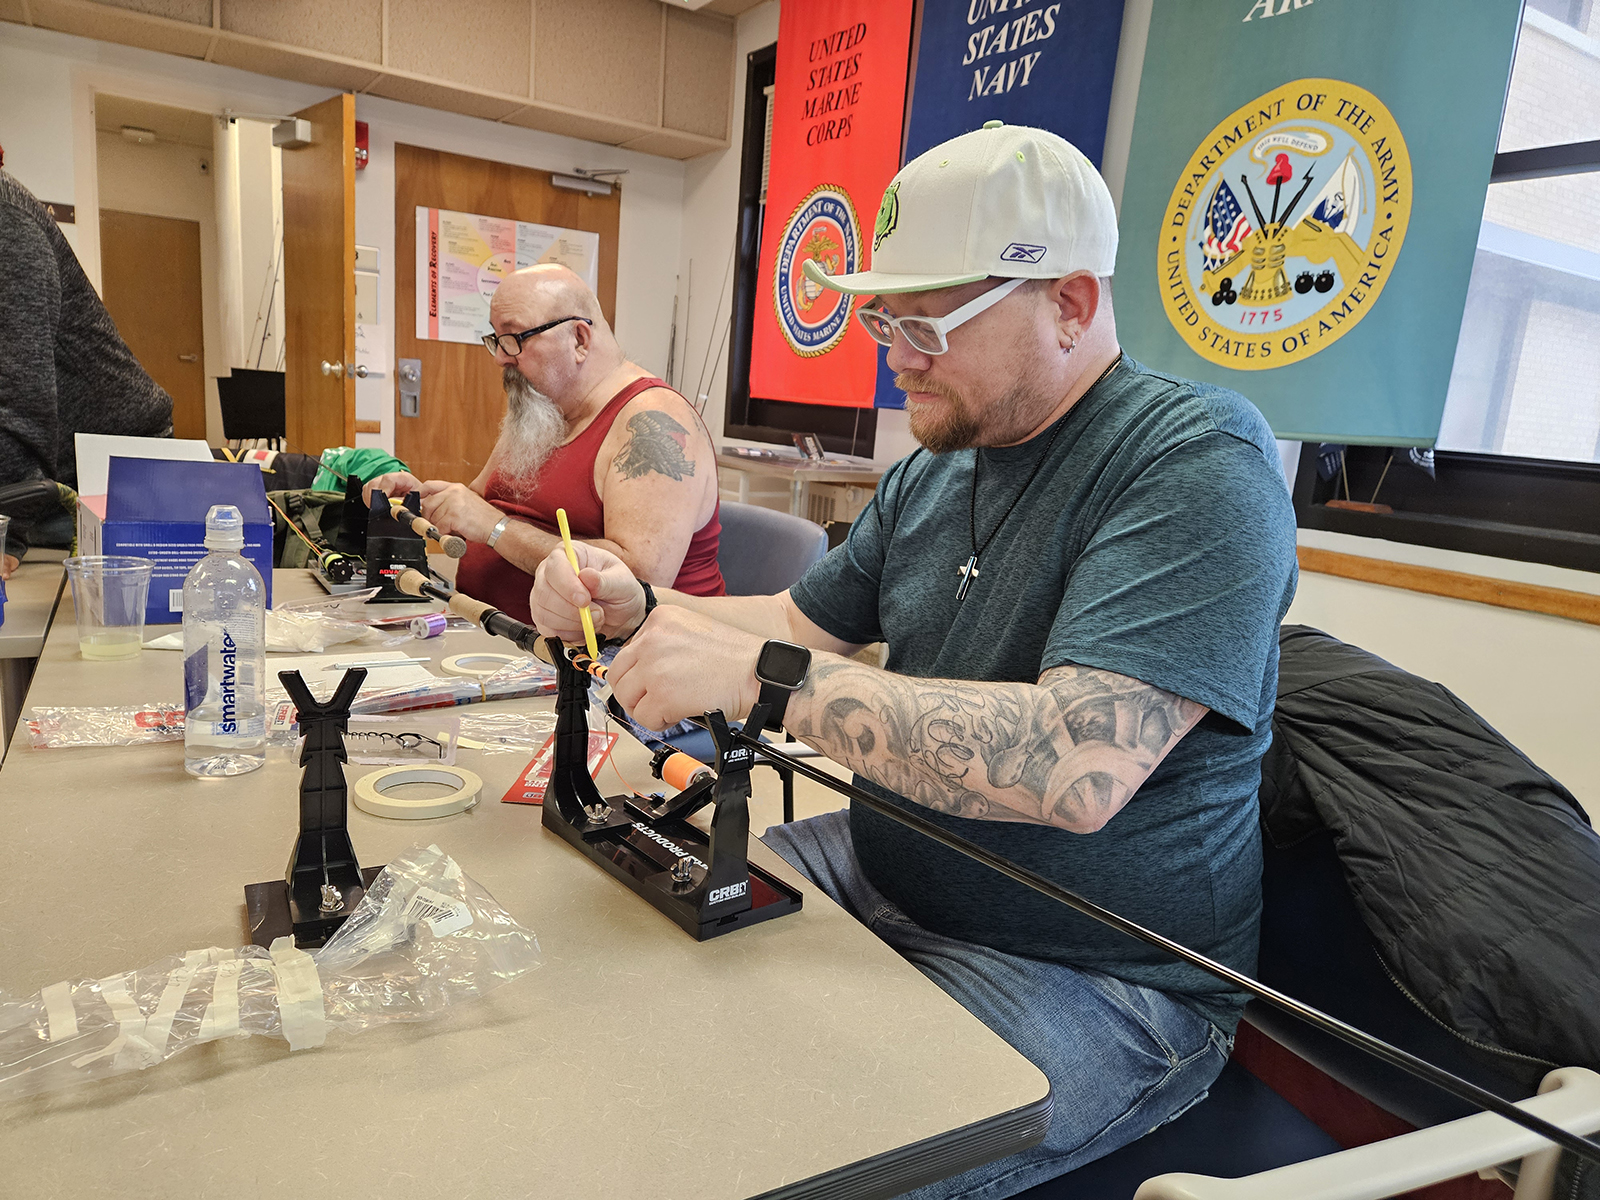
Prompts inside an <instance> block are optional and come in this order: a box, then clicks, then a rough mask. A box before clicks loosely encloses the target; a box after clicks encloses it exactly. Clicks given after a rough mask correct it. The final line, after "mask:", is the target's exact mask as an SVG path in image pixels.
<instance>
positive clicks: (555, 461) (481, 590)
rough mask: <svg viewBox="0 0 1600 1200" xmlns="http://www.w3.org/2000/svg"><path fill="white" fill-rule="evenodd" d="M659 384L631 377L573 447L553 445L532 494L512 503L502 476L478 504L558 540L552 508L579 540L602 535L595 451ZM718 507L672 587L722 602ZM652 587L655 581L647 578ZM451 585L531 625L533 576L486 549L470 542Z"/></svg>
mask: <svg viewBox="0 0 1600 1200" xmlns="http://www.w3.org/2000/svg"><path fill="white" fill-rule="evenodd" d="M666 386H667V385H666V383H664V382H663V381H662V380H660V379H656V378H655V377H654V376H649V375H647V376H645V377H644V378H643V379H635V380H634V381H633V382H632V383H630V384H628V385H627V386H626V387H624V388H623V389H622V390H621V391H620V392H618V393H617V394H616V395H615V396H613V397H612V398H611V400H610V402H609V403H607V404H606V406H605V407H604V408H603V409H601V410H600V414H599V415H598V416H597V417H595V419H594V420H593V421H591V422H589V425H588V428H586V429H585V430H584V431H583V432H582V433H580V434H579V435H578V436H577V437H575V438H573V439H572V441H570V442H568V443H567V444H566V445H564V446H558V447H557V448H556V450H555V452H554V453H553V454H551V455H550V457H549V458H548V459H546V460H545V464H544V466H543V467H541V468H540V469H539V474H538V477H537V479H536V480H535V483H534V487H533V490H532V491H525V492H523V493H522V494H521V495H518V496H516V497H515V498H514V499H513V498H512V494H511V493H510V492H509V490H508V489H506V488H505V487H504V481H503V480H502V479H501V476H500V472H499V471H496V472H495V473H494V474H493V475H491V476H490V477H489V483H488V486H487V487H486V488H485V489H484V499H486V500H488V501H489V503H490V504H492V505H494V506H495V507H496V508H498V509H499V510H500V511H501V512H503V513H505V514H506V515H507V516H509V517H511V518H512V520H517V521H524V522H526V523H528V524H530V525H536V526H538V527H539V528H540V529H543V530H544V531H545V532H546V533H553V534H559V533H560V532H561V531H560V529H559V527H558V526H557V525H556V509H558V508H564V509H566V510H567V524H568V526H569V527H570V528H571V529H572V536H573V537H575V538H582V539H584V540H593V539H596V538H603V537H605V531H606V520H605V506H604V505H603V504H602V503H601V501H600V494H599V493H598V492H596V491H595V488H594V463H595V458H596V456H597V455H598V454H599V453H600V446H601V443H603V442H604V441H605V440H606V434H608V433H609V432H611V425H612V423H613V422H614V421H615V420H616V419H617V414H618V413H619V412H621V411H622V408H623V406H624V405H625V404H627V403H628V401H630V400H632V399H633V398H634V397H635V396H637V395H638V394H639V393H640V392H643V391H648V390H649V389H650V388H658V387H666ZM721 507H722V506H721V503H720V502H719V503H718V504H717V505H716V507H714V508H713V509H712V510H711V519H710V520H709V521H707V522H706V523H705V525H704V526H702V527H701V528H700V529H699V530H697V531H696V532H695V534H694V536H693V537H692V538H690V539H689V549H688V551H687V552H686V553H685V554H684V556H683V565H682V566H681V567H679V568H678V577H677V578H676V579H675V580H673V581H672V585H671V586H672V587H674V588H676V589H677V590H678V591H680V592H687V593H689V594H690V595H693V596H722V595H725V594H726V593H727V588H726V586H725V585H724V584H723V582H722V572H721V571H720V570H719V569H718V568H717V541H718V538H719V537H720V536H721V534H722V521H721V519H720V514H721ZM650 582H651V583H659V582H660V580H655V579H652V580H650ZM456 587H458V588H459V589H460V590H461V591H462V592H464V593H466V594H467V595H469V596H473V597H475V598H476V599H479V600H483V601H485V602H486V603H489V604H492V605H494V606H495V607H496V608H498V609H500V610H502V611H503V612H505V613H508V614H509V615H511V616H513V617H515V618H517V620H519V621H531V620H532V616H531V614H530V613H529V610H528V593H529V592H530V591H531V590H532V588H533V576H531V575H529V574H528V573H527V572H526V571H524V570H522V569H520V568H519V567H516V566H513V565H512V564H511V563H509V562H507V561H506V560H505V559H503V558H501V557H500V556H499V555H498V554H496V553H495V552H494V551H493V550H491V549H490V548H489V547H488V546H485V545H482V544H481V543H477V542H474V543H472V544H471V545H469V546H468V547H467V554H466V557H465V558H463V559H462V560H461V563H460V565H459V566H458V567H457V568H456Z"/></svg>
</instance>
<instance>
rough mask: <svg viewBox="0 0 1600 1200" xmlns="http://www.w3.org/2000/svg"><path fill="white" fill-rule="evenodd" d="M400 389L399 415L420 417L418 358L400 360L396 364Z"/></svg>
mask: <svg viewBox="0 0 1600 1200" xmlns="http://www.w3.org/2000/svg"><path fill="white" fill-rule="evenodd" d="M397 373H398V375H399V387H400V415H401V416H402V417H420V416H421V415H422V360H421V359H420V358H402V359H401V360H400V361H399V363H398V364H397Z"/></svg>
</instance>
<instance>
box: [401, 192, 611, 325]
mask: <svg viewBox="0 0 1600 1200" xmlns="http://www.w3.org/2000/svg"><path fill="white" fill-rule="evenodd" d="M547 262H553V263H560V264H561V265H562V266H565V267H567V268H569V269H570V270H571V271H573V272H574V273H575V274H576V275H577V276H578V277H579V278H580V279H582V280H583V281H584V282H585V283H587V284H588V285H589V288H590V290H596V289H598V287H599V284H600V235H599V234H598V233H591V232H589V231H588V230H585V229H559V228H557V227H556V226H554V225H538V224H535V223H533V222H531V221H513V220H510V219H508V218H505V217H485V216H479V215H478V214H476V213H462V212H452V211H451V210H450V209H447V208H423V207H420V206H419V207H418V208H417V336H418V337H419V338H426V339H428V340H430V341H435V342H464V343H471V342H476V341H477V340H478V339H479V338H481V337H482V336H483V335H484V334H486V333H488V332H490V329H489V301H490V299H491V298H492V297H493V296H494V293H495V289H496V288H498V287H499V286H500V282H501V280H503V279H504V278H505V277H506V276H507V275H509V274H510V273H511V272H512V271H517V270H521V269H522V268H523V267H531V266H533V265H534V264H535V263H547Z"/></svg>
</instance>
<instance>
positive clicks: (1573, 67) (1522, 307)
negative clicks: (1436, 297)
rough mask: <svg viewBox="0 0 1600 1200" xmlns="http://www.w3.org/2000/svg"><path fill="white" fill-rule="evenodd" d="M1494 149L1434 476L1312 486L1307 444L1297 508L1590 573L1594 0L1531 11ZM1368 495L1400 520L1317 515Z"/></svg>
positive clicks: (1537, 4) (1596, 192)
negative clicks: (1335, 502) (1337, 503)
mask: <svg viewBox="0 0 1600 1200" xmlns="http://www.w3.org/2000/svg"><path fill="white" fill-rule="evenodd" d="M1498 150H1499V152H1498V153H1497V154H1496V155H1495V162H1494V171H1493V174H1492V176H1491V177H1490V184H1489V191H1488V195H1487V197H1486V199H1485V203H1484V212H1483V224H1482V226H1481V228H1480V231H1479V235H1478V248H1477V253H1476V255H1475V257H1474V260H1473V268H1472V280H1471V283H1470V284H1469V286H1468V289H1467V302H1466V309H1465V312H1464V313H1463V315H1462V322H1461V335H1460V340H1459V342H1458V344H1457V347H1456V358H1455V366H1454V368H1453V370H1452V372H1451V376H1450V389H1449V393H1448V396H1447V399H1446V401H1445V408H1444V419H1443V422H1442V424H1441V428H1440V431H1439V441H1438V450H1437V453H1436V455H1435V466H1436V475H1435V476H1429V475H1428V474H1427V473H1426V472H1424V471H1422V470H1420V469H1418V468H1416V467H1415V466H1413V465H1412V464H1410V463H1409V462H1408V461H1406V452H1405V451H1403V450H1402V451H1398V452H1396V454H1395V456H1394V458H1393V460H1391V458H1390V455H1389V451H1388V450H1381V449H1377V448H1372V447H1367V448H1361V447H1352V448H1351V450H1350V452H1349V454H1348V456H1347V461H1346V463H1345V466H1344V470H1343V471H1342V472H1341V473H1339V474H1338V475H1337V476H1336V477H1335V478H1333V479H1331V480H1324V479H1319V478H1318V477H1317V473H1316V471H1315V468H1314V464H1315V447H1309V446H1308V447H1306V448H1305V450H1304V451H1303V457H1302V462H1301V471H1300V474H1299V475H1298V476H1297V480H1296V483H1297V486H1296V489H1295V491H1296V497H1295V500H1296V508H1297V509H1298V510H1299V513H1300V518H1301V522H1300V523H1301V524H1302V525H1306V526H1309V527H1312V528H1323V529H1337V530H1340V531H1342V532H1347V533H1361V534H1366V535H1368V536H1373V537H1385V538H1391V539H1393V540H1397V541H1407V542H1419V543H1423V544H1428V545H1437V546H1445V547H1447V548H1450V549H1460V550H1469V551H1474V552H1477V553H1483V554H1494V555H1497V556H1500V557H1508V558H1516V559H1523V560H1527V561H1535V562H1547V563H1552V564H1555V565H1559V566H1568V567H1579V568H1581V569H1585V570H1594V571H1600V0H1527V4H1526V7H1525V9H1524V12H1523V18H1522V27H1521V33H1520V35H1519V38H1518V44H1517V52H1516V58H1515V60H1514V62H1513V64H1512V71H1511V83H1510V87H1509V88H1508V89H1507V94H1506V104H1505V111H1504V115H1503V117H1502V119H1501V127H1500V141H1499V147H1498ZM1397 463H1398V464H1399V465H1398V466H1396V464H1397ZM1385 470H1388V471H1389V472H1390V473H1389V474H1388V475H1387V476H1385V475H1384V474H1383V472H1384V471H1385ZM1380 481H1381V483H1382V486H1381V487H1380V486H1379V484H1380ZM1373 499H1379V500H1380V501H1381V502H1383V503H1386V504H1388V505H1390V506H1392V507H1393V508H1394V509H1395V511H1394V512H1393V513H1384V512H1360V511H1354V510H1351V509H1348V508H1347V509H1343V510H1340V509H1338V508H1334V509H1329V508H1328V507H1327V502H1328V501H1330V500H1353V501H1357V502H1367V506H1368V507H1371V501H1372V500H1373Z"/></svg>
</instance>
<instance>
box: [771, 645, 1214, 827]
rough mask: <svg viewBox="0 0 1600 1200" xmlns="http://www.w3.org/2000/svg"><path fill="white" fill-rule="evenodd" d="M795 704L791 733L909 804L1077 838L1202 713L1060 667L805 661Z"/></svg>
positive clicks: (1132, 684) (1109, 812) (1165, 696)
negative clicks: (1031, 679)
mask: <svg viewBox="0 0 1600 1200" xmlns="http://www.w3.org/2000/svg"><path fill="white" fill-rule="evenodd" d="M795 700H796V701H800V703H798V704H794V705H792V706H791V708H790V711H791V712H793V713H795V718H794V719H793V720H792V721H791V722H790V726H791V732H793V733H794V734H795V736H796V737H799V738H801V739H802V740H804V741H806V742H807V743H809V744H811V745H813V746H815V747H816V748H817V749H819V750H822V751H823V752H824V753H826V754H828V755H829V756H831V757H832V758H833V759H834V760H835V761H837V762H840V763H843V764H844V765H846V766H848V767H850V768H851V769H852V770H854V771H856V772H858V773H859V774H861V775H864V776H866V777H867V778H868V779H871V780H872V781H873V782H874V783H877V784H879V785H880V786H882V787H886V788H889V789H891V790H893V791H896V792H898V793H900V794H901V795H902V796H905V797H906V798H907V799H909V800H913V801H915V802H916V803H918V804H922V805H925V806H926V807H928V808H931V809H934V810H935V811H937V812H943V813H950V814H952V815H954V816H960V817H972V818H976V819H979V820H990V821H1025V822H1029V823H1031V824H1039V825H1055V826H1059V827H1061V828H1064V829H1068V830H1072V831H1074V832H1078V833H1092V832H1094V831H1095V830H1097V829H1099V828H1100V827H1101V826H1103V825H1104V824H1105V823H1106V822H1107V821H1109V820H1110V819H1111V818H1112V817H1113V816H1114V815H1115V814H1116V813H1117V811H1118V810H1119V809H1121V807H1122V806H1123V805H1124V804H1126V803H1127V802H1128V800H1129V799H1130V798H1131V797H1132V796H1133V794H1134V792H1135V791H1136V790H1137V789H1138V788H1139V786H1140V784H1142V783H1143V782H1144V781H1145V780H1146V779H1147V778H1149V776H1150V773H1151V772H1152V771H1154V770H1155V769H1156V767H1157V766H1158V765H1159V764H1160V762H1161V760H1162V759H1163V758H1165V757H1166V755H1167V753H1168V751H1170V750H1171V749H1172V747H1173V746H1175V745H1177V744H1178V741H1179V739H1181V738H1182V737H1183V736H1184V734H1186V733H1188V732H1189V730H1191V729H1193V728H1194V726H1195V725H1196V724H1197V723H1198V722H1199V720H1200V718H1201V717H1203V716H1204V715H1205V714H1206V712H1207V709H1206V708H1205V706H1204V705H1201V704H1196V703H1195V702H1194V701H1192V700H1185V699H1184V698H1183V697H1181V696H1176V695H1173V694H1172V693H1171V692H1165V691H1162V690H1161V689H1160V688H1157V687H1151V686H1150V685H1149V684H1146V683H1141V682H1140V681H1139V680H1137V679H1130V678H1129V677H1127V676H1126V675H1118V674H1116V673H1115V672H1112V671H1099V670H1095V669H1093V668H1090V667H1078V666H1070V665H1069V666H1063V667H1056V668H1054V669H1052V670H1050V671H1046V672H1045V673H1044V674H1043V675H1042V676H1040V677H1039V682H1038V683H1034V684H1029V683H972V682H967V681H962V680H931V679H911V678H908V677H906V676H903V675H894V674H892V673H890V672H887V671H880V670H877V669H875V668H872V667H867V666H864V665H862V664H859V663H852V662H845V661H826V660H825V661H820V662H819V661H816V660H813V663H812V669H811V675H810V677H809V678H808V679H807V680H806V683H805V684H804V686H803V687H802V688H801V689H800V691H799V692H798V693H797V694H796V697H795ZM797 710H798V711H797Z"/></svg>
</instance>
